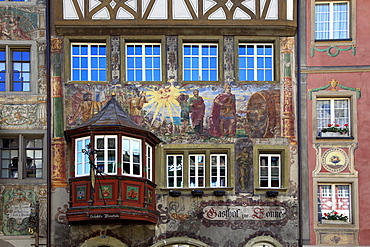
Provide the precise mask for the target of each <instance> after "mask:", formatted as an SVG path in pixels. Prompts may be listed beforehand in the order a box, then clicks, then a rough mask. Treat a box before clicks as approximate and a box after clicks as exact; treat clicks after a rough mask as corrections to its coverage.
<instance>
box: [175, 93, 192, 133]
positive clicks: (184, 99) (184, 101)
mask: <svg viewBox="0 0 370 247" xmlns="http://www.w3.org/2000/svg"><path fill="white" fill-rule="evenodd" d="M188 99H189V95H186V94H183V93H182V94H180V95H179V96H178V97H177V98H176V100H177V101H178V102H179V104H180V107H181V113H180V116H181V122H182V129H181V132H182V133H184V132H185V131H186V128H187V127H188V125H189V119H190V117H189V116H190V107H189V102H188Z"/></svg>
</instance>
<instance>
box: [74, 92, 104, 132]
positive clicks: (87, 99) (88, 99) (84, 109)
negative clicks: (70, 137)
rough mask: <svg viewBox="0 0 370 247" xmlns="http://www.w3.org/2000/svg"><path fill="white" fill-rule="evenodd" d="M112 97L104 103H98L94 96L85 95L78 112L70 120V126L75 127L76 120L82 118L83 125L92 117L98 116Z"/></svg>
mask: <svg viewBox="0 0 370 247" xmlns="http://www.w3.org/2000/svg"><path fill="white" fill-rule="evenodd" d="M109 99H110V97H107V98H106V100H104V101H102V102H97V101H93V100H92V94H91V93H85V94H84V95H83V100H84V101H83V102H82V103H81V104H80V105H79V106H78V108H77V111H76V112H75V113H74V115H73V116H72V117H71V118H70V119H69V120H68V124H70V125H73V124H76V119H77V118H79V117H81V119H82V123H84V122H86V121H87V120H89V119H90V118H92V116H94V115H95V114H97V113H98V112H99V111H100V109H101V107H102V106H103V105H105V104H106V103H107V102H108V100H109Z"/></svg>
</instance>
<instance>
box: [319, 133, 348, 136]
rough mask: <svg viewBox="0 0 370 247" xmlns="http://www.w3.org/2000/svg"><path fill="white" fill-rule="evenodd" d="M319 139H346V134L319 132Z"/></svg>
mask: <svg viewBox="0 0 370 247" xmlns="http://www.w3.org/2000/svg"><path fill="white" fill-rule="evenodd" d="M321 137H348V134H347V133H345V134H341V133H339V132H321Z"/></svg>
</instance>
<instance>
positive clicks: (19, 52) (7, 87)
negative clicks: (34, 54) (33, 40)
mask: <svg viewBox="0 0 370 247" xmlns="http://www.w3.org/2000/svg"><path fill="white" fill-rule="evenodd" d="M30 53H31V52H30V49H29V48H13V47H9V46H6V47H4V48H0V91H14V92H29V91H31V85H30V84H31V77H30V76H31V57H30V55H31V54H30Z"/></svg>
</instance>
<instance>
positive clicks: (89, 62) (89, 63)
mask: <svg viewBox="0 0 370 247" xmlns="http://www.w3.org/2000/svg"><path fill="white" fill-rule="evenodd" d="M70 44H71V54H70V59H71V60H70V61H71V64H70V73H71V80H72V81H84V80H82V79H80V80H73V69H74V68H73V58H74V57H79V58H82V57H86V58H87V61H88V62H87V63H88V66H87V69H86V70H87V75H88V79H87V80H86V81H95V80H92V79H91V71H92V69H93V68H92V67H91V58H92V57H97V58H101V57H105V59H106V62H105V63H106V65H105V68H103V69H102V68H94V69H96V70H98V71H101V70H105V79H104V80H97V81H107V78H108V66H107V61H108V49H109V47H108V45H107V44H106V43H102V42H96V43H89V42H71V43H70ZM74 45H86V46H88V54H87V55H81V54H80V55H73V46H74ZM93 45H98V46H105V55H94V56H93V55H91V46H93ZM98 63H99V62H98ZM78 69H79V70H81V66H80V67H79V68H78Z"/></svg>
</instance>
